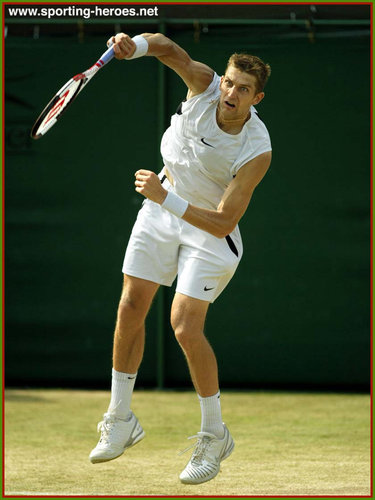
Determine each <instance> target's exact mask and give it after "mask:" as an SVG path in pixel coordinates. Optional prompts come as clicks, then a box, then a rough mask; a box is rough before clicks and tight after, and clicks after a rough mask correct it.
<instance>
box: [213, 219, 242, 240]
mask: <svg viewBox="0 0 375 500" xmlns="http://www.w3.org/2000/svg"><path fill="white" fill-rule="evenodd" d="M236 226H237V221H228V222H226V223H224V224H222V225H220V226H218V227H216V228H215V230H214V231H213V232H212V234H213V235H214V236H216V238H220V239H222V238H225V237H226V236H228V234H230V233H232V232H233V231H234V230H235V228H236Z"/></svg>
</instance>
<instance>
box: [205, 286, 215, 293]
mask: <svg viewBox="0 0 375 500" xmlns="http://www.w3.org/2000/svg"><path fill="white" fill-rule="evenodd" d="M214 288H215V287H214V286H213V287H212V288H207V287H206V286H205V287H204V288H203V290H204V291H205V292H208V291H209V290H213V289H214Z"/></svg>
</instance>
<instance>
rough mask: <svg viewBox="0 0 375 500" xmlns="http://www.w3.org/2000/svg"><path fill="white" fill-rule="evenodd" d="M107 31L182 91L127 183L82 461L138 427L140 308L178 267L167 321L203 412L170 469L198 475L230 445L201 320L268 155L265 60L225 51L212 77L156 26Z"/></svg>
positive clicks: (122, 49)
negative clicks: (96, 415) (105, 373)
mask: <svg viewBox="0 0 375 500" xmlns="http://www.w3.org/2000/svg"><path fill="white" fill-rule="evenodd" d="M110 41H111V42H113V43H114V50H115V54H116V58H117V59H127V60H131V59H134V58H137V57H141V56H145V55H147V56H154V57H156V58H157V59H159V61H161V62H162V63H163V64H165V65H166V66H168V67H170V68H171V69H173V70H174V71H175V72H176V73H177V74H178V75H179V76H180V77H181V78H182V80H183V81H184V82H185V84H186V86H187V96H186V99H185V100H184V101H183V102H182V103H181V105H180V106H179V108H178V110H177V112H176V114H174V115H173V116H172V119H171V125H170V127H169V128H168V129H167V131H166V132H165V133H164V136H163V138H162V142H161V153H162V157H163V161H164V168H163V169H162V171H161V172H160V173H159V175H157V174H155V173H154V172H152V171H150V170H145V169H140V170H138V171H137V172H136V173H135V190H136V191H137V192H138V193H140V194H141V195H143V196H144V197H145V198H146V199H145V200H144V202H143V206H142V208H141V210H140V212H139V214H138V217H137V220H136V222H135V225H134V227H133V231H132V234H131V237H130V240H129V243H128V247H127V250H126V254H125V259H124V264H123V273H124V285H123V291H122V295H121V299H120V303H119V307H118V314H117V323H116V328H115V335H114V348H113V370H112V387H111V400H110V404H109V408H108V410H107V412H106V413H105V414H104V419H103V421H102V422H100V424H99V425H98V430H99V431H101V437H100V440H99V443H98V444H97V446H96V447H95V448H94V449H93V450H92V452H91V454H90V460H91V462H92V463H98V462H105V461H107V460H112V459H114V458H116V457H119V456H120V455H121V454H122V453H123V452H124V451H125V450H126V449H127V448H129V447H130V446H133V445H134V444H136V443H137V442H139V441H140V440H141V439H142V438H143V437H144V435H145V433H144V431H143V429H142V427H141V425H140V423H139V422H138V419H137V418H136V417H135V415H134V414H133V413H132V411H131V409H130V404H131V397H132V392H133V388H134V383H135V380H136V376H137V371H138V368H139V366H140V363H141V360H142V356H143V349H144V341H145V328H144V323H145V318H146V315H147V313H148V311H149V308H150V305H151V302H152V299H153V297H154V296H155V293H156V291H157V289H158V288H159V286H160V285H166V286H171V285H172V283H173V281H174V280H175V278H176V276H177V287H176V293H175V296H174V299H173V303H172V308H171V324H172V327H173V330H174V332H175V335H176V338H177V341H178V342H179V344H180V346H181V348H182V350H183V352H184V354H185V357H186V360H187V363H188V367H189V370H190V374H191V378H192V382H193V384H194V387H195V390H196V392H197V395H198V398H199V401H200V406H201V414H202V421H201V430H200V432H198V434H197V436H195V437H197V443H196V446H195V449H194V451H193V454H192V457H191V459H190V461H189V462H188V464H187V465H186V467H185V469H184V470H183V471H182V473H181V475H180V480H181V481H182V482H183V483H188V484H199V483H203V482H205V481H209V480H211V479H213V478H214V477H215V476H216V475H217V473H218V472H219V469H220V462H221V461H222V460H224V459H225V458H227V457H228V456H229V455H230V454H231V452H232V450H233V448H234V441H233V438H232V436H231V434H230V433H229V430H228V429H227V427H226V426H225V424H224V423H223V421H222V415H221V405H220V391H219V381H218V369H217V363H216V357H215V354H214V352H213V350H212V348H211V346H210V344H209V343H208V341H207V339H206V337H205V335H204V333H203V329H204V323H205V318H206V314H207V310H208V307H209V305H210V304H211V303H212V302H214V300H215V299H216V298H217V297H218V296H219V294H220V293H221V292H222V291H223V290H224V288H225V287H226V286H227V284H228V283H229V281H230V279H231V278H232V276H233V274H234V272H235V270H236V268H237V266H238V263H239V261H240V259H241V256H242V243H241V236H240V231H239V229H238V222H239V220H240V219H241V217H242V216H243V215H244V213H245V211H246V209H247V207H248V205H249V202H250V200H251V197H252V194H253V192H254V189H255V188H256V186H257V185H258V184H259V182H260V181H261V180H262V178H263V176H264V175H265V173H266V172H267V169H268V167H269V165H270V162H271V143H270V138H269V134H268V132H267V129H266V127H265V125H264V123H263V122H262V121H261V120H260V118H259V117H258V115H257V112H256V110H255V108H254V106H255V105H257V104H259V103H260V101H261V100H262V99H263V97H264V92H263V88H264V85H265V84H266V82H267V79H268V77H269V75H270V67H269V65H268V64H264V63H263V62H262V61H261V60H260V59H259V58H258V57H255V56H252V55H245V54H233V55H232V56H231V57H230V59H229V61H228V66H227V68H226V71H225V75H224V76H222V77H219V76H218V75H217V74H216V73H215V72H214V71H213V70H212V69H211V68H210V67H209V66H207V65H206V64H203V63H201V62H197V61H194V60H192V59H191V58H190V57H189V55H188V54H187V53H186V52H185V50H183V49H182V48H181V47H179V46H178V45H177V44H176V43H174V42H173V41H172V40H170V39H168V38H167V37H165V36H164V35H162V34H149V33H145V34H142V35H137V36H135V37H134V38H130V37H129V36H128V35H126V34H124V33H120V34H117V35H116V36H114V37H112V39H111V40H110ZM110 41H109V42H110ZM123 133H128V132H126V131H124V132H123Z"/></svg>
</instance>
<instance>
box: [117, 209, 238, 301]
mask: <svg viewBox="0 0 375 500" xmlns="http://www.w3.org/2000/svg"><path fill="white" fill-rule="evenodd" d="M242 252H243V249H242V240H241V235H240V231H239V229H238V227H236V229H235V230H234V231H233V233H231V234H230V235H229V236H227V237H226V238H222V239H221V238H216V237H215V236H213V235H211V234H209V233H207V232H206V231H203V230H201V229H198V228H196V227H194V226H192V225H191V224H189V223H188V222H186V221H184V220H182V219H180V218H179V217H176V216H175V215H173V214H171V213H170V212H168V211H167V210H165V209H164V208H162V207H161V206H160V205H159V204H157V203H154V202H153V201H150V200H145V201H144V202H143V206H142V208H141V210H140V211H139V213H138V217H137V220H136V222H135V224H134V227H133V230H132V233H131V236H130V239H129V243H128V246H127V249H126V253H125V258H124V264H123V268H122V271H123V273H124V274H127V275H129V276H134V277H136V278H142V279H145V280H149V281H153V282H155V283H159V284H160V285H166V286H171V285H172V283H173V281H174V280H175V278H176V276H177V277H178V278H177V286H176V292H179V293H182V294H184V295H188V296H189V297H193V298H196V299H200V300H206V301H208V302H213V301H214V300H215V299H216V298H217V297H218V296H219V295H220V293H221V292H222V291H223V290H224V288H225V287H226V286H227V284H228V283H229V281H230V279H231V278H232V276H233V274H234V272H235V271H236V268H237V266H238V264H239V262H240V259H241V257H242Z"/></svg>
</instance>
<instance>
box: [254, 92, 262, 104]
mask: <svg viewBox="0 0 375 500" xmlns="http://www.w3.org/2000/svg"><path fill="white" fill-rule="evenodd" d="M264 96H265V94H264V92H259V93H258V94H257V95H256V96H255V97H254V101H253V104H254V105H255V106H256V105H257V104H259V103H260V101H261V100H262V99H263V98H264Z"/></svg>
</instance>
